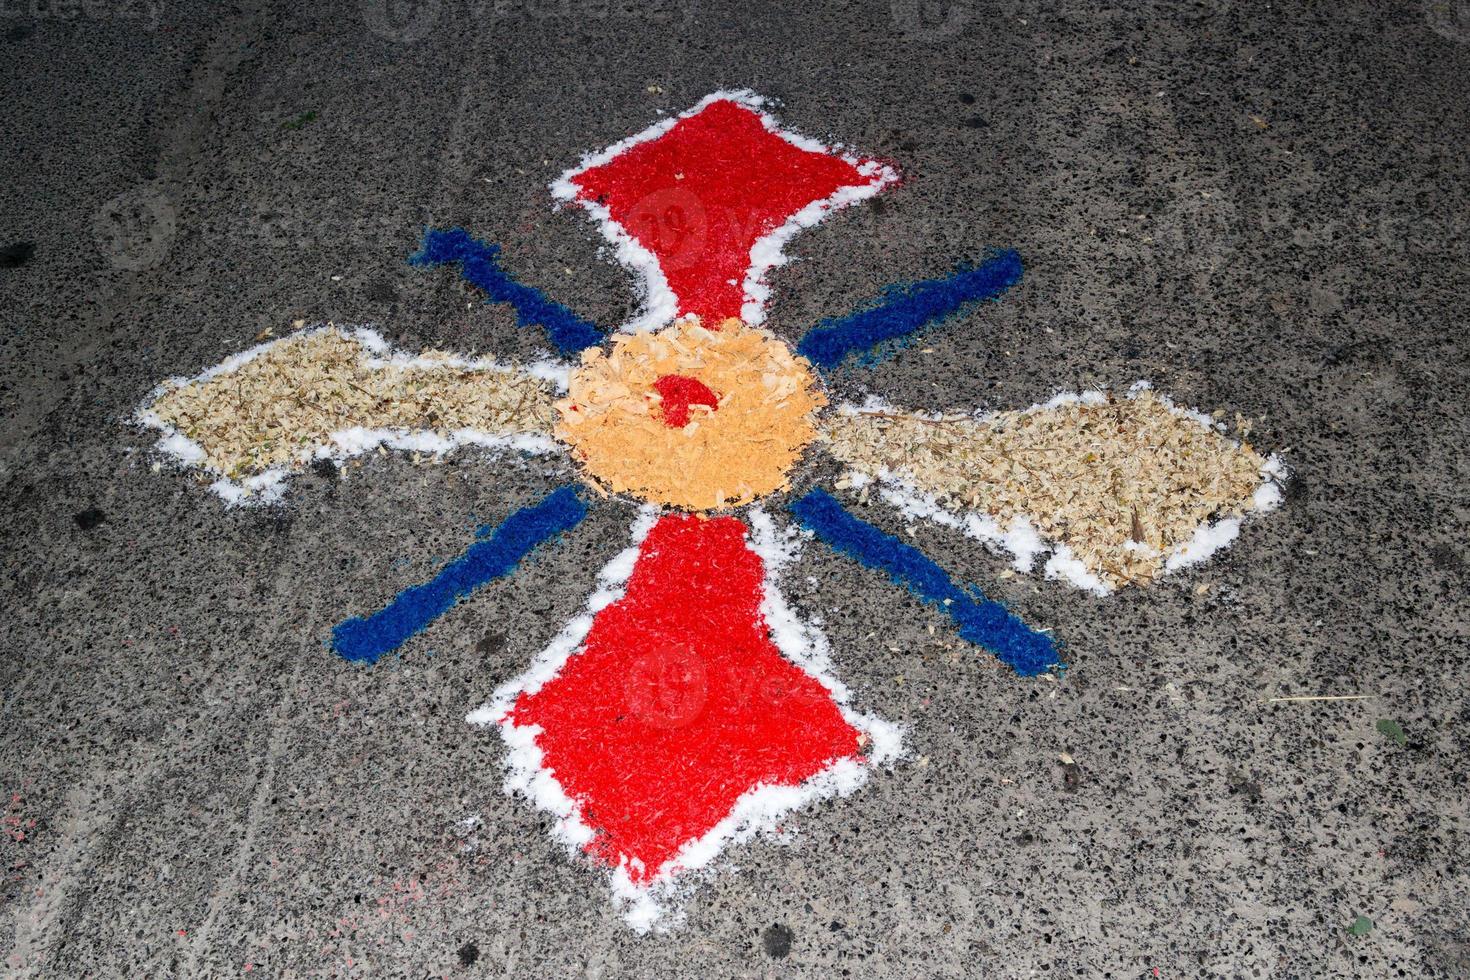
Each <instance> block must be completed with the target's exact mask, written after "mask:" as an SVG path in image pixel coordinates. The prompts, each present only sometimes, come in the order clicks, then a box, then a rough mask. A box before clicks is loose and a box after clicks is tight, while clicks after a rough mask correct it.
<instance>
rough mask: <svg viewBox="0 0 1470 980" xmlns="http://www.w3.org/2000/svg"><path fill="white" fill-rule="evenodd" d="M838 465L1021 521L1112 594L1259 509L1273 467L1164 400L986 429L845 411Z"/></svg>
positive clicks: (838, 432) (1005, 418)
mask: <svg viewBox="0 0 1470 980" xmlns="http://www.w3.org/2000/svg"><path fill="white" fill-rule="evenodd" d="M823 424H824V429H825V431H824V433H823V435H824V436H825V437H826V439H827V440H828V442H829V443H830V447H831V451H832V453H833V455H835V456H836V457H837V458H838V459H840V460H842V461H843V462H845V463H847V464H849V465H850V466H852V467H853V469H855V470H856V471H858V472H859V473H862V474H865V475H868V476H872V477H878V476H887V477H896V478H897V479H898V480H899V481H900V482H902V483H904V484H906V485H908V486H910V487H911V488H913V489H916V490H918V491H920V492H922V493H926V494H931V495H933V496H934V497H935V498H936V500H937V501H938V502H939V504H940V505H941V506H944V507H945V508H947V509H949V510H952V511H956V512H963V511H974V512H978V513H981V514H984V515H988V516H989V517H991V518H993V519H994V520H995V521H996V522H997V523H998V524H999V525H1000V526H1001V527H1007V526H1009V525H1010V524H1011V522H1012V521H1013V520H1014V519H1015V518H1018V517H1019V518H1022V519H1024V520H1026V521H1028V522H1029V523H1031V524H1032V525H1034V526H1035V527H1036V528H1037V530H1039V531H1040V532H1041V534H1042V536H1043V537H1045V538H1048V539H1050V540H1052V541H1055V542H1060V543H1062V544H1064V545H1066V546H1068V547H1069V548H1070V549H1071V550H1072V552H1073V554H1074V556H1075V557H1077V558H1078V559H1080V560H1081V561H1082V562H1083V563H1084V564H1085V565H1086V566H1087V568H1088V569H1089V570H1090V571H1092V572H1093V573H1094V574H1095V575H1097V576H1098V577H1099V578H1101V579H1102V580H1103V581H1105V582H1107V583H1108V584H1109V585H1111V586H1118V585H1123V584H1128V583H1135V584H1141V583H1144V582H1148V581H1150V580H1152V579H1153V578H1155V577H1157V576H1158V575H1159V573H1160V572H1161V571H1162V570H1163V567H1164V561H1165V559H1166V558H1167V557H1168V554H1169V553H1170V552H1171V550H1173V549H1174V548H1176V547H1177V546H1179V545H1181V544H1183V543H1184V542H1187V541H1189V540H1190V538H1191V537H1192V536H1193V535H1194V533H1195V530H1196V529H1197V528H1198V527H1199V526H1200V525H1201V524H1203V523H1204V522H1206V521H1209V520H1211V519H1214V518H1219V517H1225V516H1238V515H1240V514H1241V513H1243V512H1244V511H1245V510H1247V509H1249V507H1250V505H1251V502H1252V498H1253V495H1254V493H1255V491H1256V489H1257V487H1259V486H1260V484H1261V480H1262V477H1261V471H1262V468H1263V467H1264V466H1265V465H1266V461H1265V460H1264V459H1262V458H1261V456H1260V454H1258V453H1257V452H1256V451H1255V450H1254V449H1252V448H1251V447H1250V445H1249V444H1241V443H1238V442H1236V441H1234V440H1232V439H1230V438H1228V437H1227V436H1225V435H1224V434H1222V433H1221V432H1219V431H1217V430H1216V429H1214V428H1210V427H1207V426H1206V425H1204V424H1202V423H1201V421H1200V420H1199V419H1198V418H1195V417H1192V416H1190V415H1187V414H1184V413H1182V412H1180V411H1178V410H1177V409H1175V408H1173V407H1172V406H1170V405H1169V404H1167V403H1166V402H1165V401H1164V400H1162V399H1160V398H1159V397H1158V396H1157V395H1155V394H1154V393H1153V392H1151V391H1148V390H1146V389H1145V390H1142V391H1138V392H1135V393H1132V394H1130V395H1129V396H1128V397H1126V398H1113V397H1111V396H1110V397H1108V398H1106V399H1097V400H1096V401H1095V402H1094V401H1089V400H1074V401H1071V402H1070V403H1064V404H1060V405H1055V406H1051V407H1043V408H1035V409H1028V410H1025V411H1016V412H1001V413H998V414H995V415H990V416H986V417H982V418H954V419H932V418H923V417H919V416H915V415H907V414H903V413H897V412H864V411H856V412H853V411H844V412H840V413H834V414H833V415H832V416H830V417H829V418H827V419H825V420H824V423H823Z"/></svg>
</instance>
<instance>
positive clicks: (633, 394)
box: [556, 317, 827, 511]
mask: <svg viewBox="0 0 1470 980" xmlns="http://www.w3.org/2000/svg"><path fill="white" fill-rule="evenodd" d="M669 376H679V377H683V378H692V379H694V380H697V381H699V382H701V383H703V384H704V385H706V386H707V387H708V388H709V390H710V391H712V392H714V394H715V395H716V397H717V398H718V404H717V405H716V406H715V407H713V408H711V407H710V406H708V405H704V404H699V403H698V402H695V403H692V404H690V405H688V406H687V412H688V423H687V424H686V425H684V426H683V427H682V428H675V427H673V426H671V425H669V424H668V421H667V417H666V415H665V413H664V411H663V406H662V398H661V395H660V393H659V388H658V386H657V384H658V381H659V379H661V378H667V377H669ZM666 390H667V389H666ZM826 404H827V399H826V397H825V396H823V394H822V392H821V389H820V386H819V385H818V383H817V379H816V377H815V375H814V374H813V373H812V370H811V365H810V364H808V363H807V361H806V359H805V358H803V357H800V356H798V355H795V354H793V353H792V352H791V350H790V348H788V347H787V346H786V344H784V343H783V342H782V341H780V340H779V339H777V338H776V337H775V336H774V335H772V334H771V333H769V332H767V331H765V330H761V329H759V328H757V327H752V326H748V325H746V324H744V323H742V322H740V321H739V320H736V319H729V320H726V321H724V322H723V323H721V324H720V326H719V329H716V330H710V329H706V328H705V327H703V326H701V325H700V323H699V321H698V319H696V318H693V317H691V318H689V319H685V320H680V321H678V322H677V323H674V324H672V325H671V326H668V327H665V328H664V329H662V330H658V331H651V332H645V333H630V334H621V335H619V336H618V337H616V338H614V340H613V341H612V345H611V349H610V350H603V349H601V348H593V349H590V350H587V351H584V352H583V354H582V365H581V367H580V368H578V369H577V370H576V371H574V372H573V373H572V377H571V381H570V383H569V386H568V390H567V397H566V398H564V399H562V400H561V401H559V402H557V404H556V408H557V413H558V416H559V417H558V421H557V425H556V436H557V438H558V439H560V440H562V441H563V442H565V443H567V444H568V445H570V446H571V447H572V453H573V455H574V456H575V457H576V458H577V460H578V461H579V462H580V463H581V464H582V467H583V470H584V472H585V473H586V475H587V477H588V478H589V479H590V480H591V481H592V482H593V483H594V484H596V485H597V486H599V487H601V488H603V489H604V490H607V491H610V492H612V493H618V494H628V495H630V496H634V497H638V498H640V499H642V500H646V501H649V502H651V503H656V504H663V505H666V506H669V507H676V508H679V509H681V510H691V511H707V510H719V509H722V508H728V507H738V506H741V505H743V504H748V503H750V502H751V501H753V500H756V499H757V498H759V497H763V496H765V495H766V494H769V493H774V492H775V491H777V490H781V489H783V488H785V487H786V486H787V475H788V473H789V472H790V470H791V467H792V466H793V465H795V463H796V461H797V460H798V459H799V458H800V457H801V453H802V450H804V449H805V448H806V446H807V444H808V443H810V442H811V441H812V440H813V439H814V438H816V434H817V433H816V427H815V425H814V416H815V413H816V412H817V410H818V409H820V408H822V407H823V406H825V405H826ZM680 415H681V417H682V411H681V413H680Z"/></svg>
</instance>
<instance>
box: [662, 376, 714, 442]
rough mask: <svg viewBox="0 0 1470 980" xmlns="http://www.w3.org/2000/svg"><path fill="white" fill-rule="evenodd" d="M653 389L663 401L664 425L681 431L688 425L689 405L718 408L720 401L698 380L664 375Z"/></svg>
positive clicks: (707, 386)
mask: <svg viewBox="0 0 1470 980" xmlns="http://www.w3.org/2000/svg"><path fill="white" fill-rule="evenodd" d="M653 389H654V390H655V391H657V392H658V396H659V397H660V398H662V399H663V402H662V405H663V412H664V424H665V425H667V426H668V427H669V428H671V429H682V428H684V426H686V425H688V424H689V406H690V405H708V406H709V407H710V408H719V407H720V399H719V398H718V397H716V395H715V393H714V392H713V391H710V389H709V385H707V384H705V383H704V382H703V381H700V380H699V379H698V378H688V377H685V376H684V375H682V374H666V375H664V376H663V377H662V378H659V379H658V380H657V381H655V382H654V383H653Z"/></svg>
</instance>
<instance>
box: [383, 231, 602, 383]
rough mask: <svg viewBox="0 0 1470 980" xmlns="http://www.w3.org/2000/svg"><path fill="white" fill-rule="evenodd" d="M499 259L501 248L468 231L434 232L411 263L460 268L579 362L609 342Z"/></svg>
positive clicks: (593, 326) (519, 319)
mask: <svg viewBox="0 0 1470 980" xmlns="http://www.w3.org/2000/svg"><path fill="white" fill-rule="evenodd" d="M499 254H500V246H499V245H490V244H488V243H486V242H482V241H480V240H479V239H477V238H474V237H473V236H471V235H470V233H469V232H467V231H465V230H464V229H463V228H450V229H449V230H448V231H436V230H433V229H430V230H429V231H427V232H425V233H424V245H423V248H421V249H419V250H418V252H416V253H414V254H413V255H412V256H410V257H409V260H408V261H409V262H411V263H412V264H414V265H444V264H446V263H449V262H458V263H459V265H460V273H461V275H463V276H464V278H465V280H466V281H467V282H469V283H470V284H471V285H473V286H478V287H479V288H480V289H482V290H484V292H485V295H486V296H489V297H490V299H491V300H492V301H494V302H496V303H509V304H510V306H511V308H512V309H514V310H515V311H516V322H517V323H518V324H519V325H520V326H522V327H529V326H535V325H539V326H541V327H543V328H544V329H545V330H546V333H547V335H548V336H549V337H550V338H551V342H552V343H553V344H555V345H556V347H557V349H558V350H560V351H561V352H562V353H563V354H565V355H566V356H567V357H576V356H577V355H578V354H580V353H581V352H582V351H583V350H585V349H586V348H588V347H596V346H597V345H598V344H600V343H602V341H603V339H604V337H603V334H602V331H601V330H600V329H598V327H597V324H595V323H593V322H592V321H591V320H584V319H582V318H581V317H579V316H577V314H575V313H573V312H572V311H571V310H569V309H567V308H566V307H565V306H562V305H561V304H560V303H557V302H555V301H553V300H551V299H548V298H547V297H546V295H545V294H543V293H542V292H541V291H540V290H538V289H534V288H532V287H531V286H527V285H525V284H524V283H519V282H516V281H515V279H513V278H511V276H510V274H509V273H508V272H506V271H505V270H504V269H502V268H501V267H500V262H499V261H498V259H497V256H499Z"/></svg>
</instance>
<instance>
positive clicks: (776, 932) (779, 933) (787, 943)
mask: <svg viewBox="0 0 1470 980" xmlns="http://www.w3.org/2000/svg"><path fill="white" fill-rule="evenodd" d="M792 938H793V934H792V932H791V930H790V929H788V928H786V927H785V926H783V925H781V924H780V923H777V924H775V925H772V926H769V927H768V928H767V929H766V931H765V932H763V933H761V945H762V946H764V947H765V948H766V955H767V956H769V957H770V958H771V959H773V960H783V959H785V958H786V957H787V956H788V955H790V953H791V940H792Z"/></svg>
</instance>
